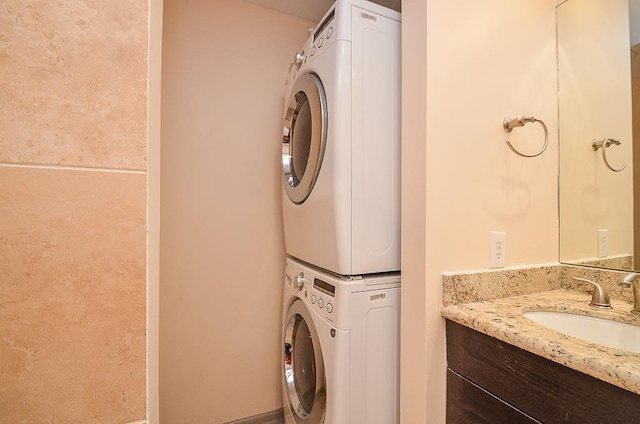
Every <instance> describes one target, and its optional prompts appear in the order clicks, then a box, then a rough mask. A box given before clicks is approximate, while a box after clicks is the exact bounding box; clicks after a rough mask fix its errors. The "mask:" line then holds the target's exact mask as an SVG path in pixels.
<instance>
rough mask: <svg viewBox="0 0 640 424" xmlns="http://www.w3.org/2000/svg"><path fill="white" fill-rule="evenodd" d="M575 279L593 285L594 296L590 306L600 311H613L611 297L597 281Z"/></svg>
mask: <svg viewBox="0 0 640 424" xmlns="http://www.w3.org/2000/svg"><path fill="white" fill-rule="evenodd" d="M573 279H574V280H576V281H582V282H583V283H589V284H591V285H593V287H594V289H593V295H592V296H591V302H589V305H591V306H593V307H594V308H599V309H612V306H611V302H610V301H609V296H608V295H607V292H606V291H605V290H604V289H603V288H602V286H601V285H600V284H598V283H596V282H595V281H591V280H587V279H586V278H578V277H573Z"/></svg>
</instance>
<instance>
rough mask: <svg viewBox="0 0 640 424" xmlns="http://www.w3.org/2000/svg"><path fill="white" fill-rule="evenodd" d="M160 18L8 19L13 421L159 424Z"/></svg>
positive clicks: (104, 14)
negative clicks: (153, 300) (151, 194)
mask: <svg viewBox="0 0 640 424" xmlns="http://www.w3.org/2000/svg"><path fill="white" fill-rule="evenodd" d="M147 16H148V15H147V6H146V3H145V2H142V3H141V2H136V1H124V0H121V1H119V2H118V3H117V5H115V6H114V4H103V3H102V2H86V1H66V2H32V1H18V0H9V1H5V2H4V3H3V5H2V7H1V8H0V81H2V83H1V87H2V88H1V93H2V101H1V102H0V217H1V219H0V257H1V258H2V261H1V263H0V358H2V359H1V360H0V375H1V376H2V378H0V393H1V394H2V395H1V396H0V411H2V413H1V414H0V422H2V423H16V422H83V423H123V422H131V421H136V420H141V419H144V418H145V416H146V415H145V402H146V399H145V368H146V367H145V353H146V349H145V343H146V339H145V325H146V323H145V312H146V308H145V306H146V304H145V294H146V293H145V269H146V247H145V244H146V218H145V212H146V211H145V208H146V144H147V143H146V118H147V116H146V106H147V98H146V87H147V86H146V84H147V63H146V55H147Z"/></svg>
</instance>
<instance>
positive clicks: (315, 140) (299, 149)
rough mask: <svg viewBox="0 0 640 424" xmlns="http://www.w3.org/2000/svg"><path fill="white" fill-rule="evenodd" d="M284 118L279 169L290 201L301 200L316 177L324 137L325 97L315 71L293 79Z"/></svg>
mask: <svg viewBox="0 0 640 424" xmlns="http://www.w3.org/2000/svg"><path fill="white" fill-rule="evenodd" d="M291 93H292V94H291V96H290V98H289V99H288V107H287V111H286V114H285V117H284V125H283V131H282V171H283V173H284V175H283V176H284V187H285V190H286V192H287V195H288V196H289V199H291V201H292V202H294V203H296V204H300V203H303V202H304V201H305V200H306V199H307V197H309V195H310V194H311V190H313V186H314V184H315V183H316V180H317V179H318V173H319V172H320V167H321V165H322V157H323V155H324V148H325V144H326V139H327V98H326V95H325V93H324V88H323V87H322V82H321V81H320V78H318V77H317V76H316V75H315V74H303V75H301V76H299V77H297V78H296V80H295V82H294V84H293V87H292V90H291Z"/></svg>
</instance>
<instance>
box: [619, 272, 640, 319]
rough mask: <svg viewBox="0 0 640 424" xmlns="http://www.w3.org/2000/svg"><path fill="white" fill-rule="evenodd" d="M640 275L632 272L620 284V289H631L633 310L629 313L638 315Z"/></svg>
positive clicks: (639, 308) (639, 311)
mask: <svg viewBox="0 0 640 424" xmlns="http://www.w3.org/2000/svg"><path fill="white" fill-rule="evenodd" d="M638 277H640V273H637V272H632V273H630V274H628V275H627V276H626V277H624V280H622V282H621V283H620V285H621V286H622V287H626V288H628V287H633V309H632V310H631V312H633V313H634V314H639V315H640V279H639V278H638Z"/></svg>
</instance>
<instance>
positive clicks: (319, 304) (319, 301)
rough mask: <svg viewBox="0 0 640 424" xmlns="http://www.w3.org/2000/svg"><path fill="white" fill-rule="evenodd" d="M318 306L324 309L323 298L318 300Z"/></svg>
mask: <svg viewBox="0 0 640 424" xmlns="http://www.w3.org/2000/svg"><path fill="white" fill-rule="evenodd" d="M318 306H319V307H320V309H322V308H324V299H323V298H320V299H318Z"/></svg>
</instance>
